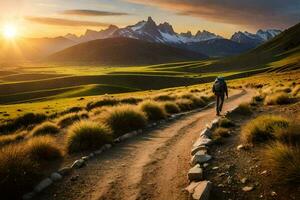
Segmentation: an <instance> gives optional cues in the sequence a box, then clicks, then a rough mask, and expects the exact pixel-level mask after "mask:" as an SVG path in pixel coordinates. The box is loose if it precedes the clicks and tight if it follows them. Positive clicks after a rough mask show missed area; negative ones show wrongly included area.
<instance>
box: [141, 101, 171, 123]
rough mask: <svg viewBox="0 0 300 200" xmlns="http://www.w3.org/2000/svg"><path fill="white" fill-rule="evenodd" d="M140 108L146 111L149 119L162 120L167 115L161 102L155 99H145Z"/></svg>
mask: <svg viewBox="0 0 300 200" xmlns="http://www.w3.org/2000/svg"><path fill="white" fill-rule="evenodd" d="M140 108H141V110H142V111H143V112H145V113H146V116H147V118H148V119H149V120H154V121H155V120H160V119H164V118H166V117H167V114H166V112H165V110H164V108H163V107H162V106H161V104H159V103H157V102H154V101H145V102H143V103H141V104H140Z"/></svg>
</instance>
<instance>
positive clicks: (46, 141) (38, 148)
mask: <svg viewBox="0 0 300 200" xmlns="http://www.w3.org/2000/svg"><path fill="white" fill-rule="evenodd" d="M23 145H24V146H25V150H24V151H25V153H26V155H28V156H29V157H30V159H32V160H35V161H37V162H38V163H42V162H45V161H52V160H56V159H60V158H62V155H63V153H62V151H61V149H60V148H59V147H58V146H57V144H56V142H55V140H54V139H53V138H52V137H50V136H39V137H34V138H32V139H30V140H28V141H26V142H25V143H24V144H23Z"/></svg>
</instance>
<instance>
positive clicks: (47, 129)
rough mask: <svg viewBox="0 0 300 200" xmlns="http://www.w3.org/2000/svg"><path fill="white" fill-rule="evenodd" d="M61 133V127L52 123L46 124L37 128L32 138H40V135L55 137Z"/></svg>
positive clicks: (32, 132) (32, 133) (33, 131)
mask: <svg viewBox="0 0 300 200" xmlns="http://www.w3.org/2000/svg"><path fill="white" fill-rule="evenodd" d="M57 133H59V127H58V126H57V125H56V124H53V123H52V122H44V123H42V124H40V125H38V126H36V127H35V128H34V129H33V130H32V131H31V135H32V136H40V135H54V134H57Z"/></svg>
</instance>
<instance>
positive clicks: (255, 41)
mask: <svg viewBox="0 0 300 200" xmlns="http://www.w3.org/2000/svg"><path fill="white" fill-rule="evenodd" d="M280 33H281V31H280V30H275V29H270V30H258V31H257V33H256V34H254V33H249V32H247V31H245V32H241V31H239V32H236V33H234V34H233V35H232V37H231V40H232V41H234V42H238V43H241V44H246V45H249V46H251V47H257V46H259V45H261V44H263V43H265V42H267V41H268V40H270V39H272V38H274V37H276V36H277V35H279V34H280Z"/></svg>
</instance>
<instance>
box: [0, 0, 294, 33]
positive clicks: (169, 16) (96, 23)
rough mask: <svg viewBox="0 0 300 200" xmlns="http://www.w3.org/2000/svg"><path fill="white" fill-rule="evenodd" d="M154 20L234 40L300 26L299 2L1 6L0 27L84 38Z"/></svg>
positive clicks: (122, 0)
mask: <svg viewBox="0 0 300 200" xmlns="http://www.w3.org/2000/svg"><path fill="white" fill-rule="evenodd" d="M148 16H152V17H153V19H154V20H155V21H156V22H157V23H161V22H164V21H167V22H169V23H171V24H172V25H173V28H174V29H175V31H177V32H186V31H187V30H191V31H192V32H193V33H195V32H196V31H197V30H204V29H205V30H208V31H211V32H215V33H217V34H219V35H222V36H225V37H230V35H232V33H233V32H235V31H238V30H243V31H244V30H247V31H250V32H251V31H252V32H255V31H256V30H257V29H259V28H278V29H285V28H288V27H290V26H292V25H294V24H296V23H298V22H300V1H299V0H0V27H1V29H3V27H4V26H7V25H8V24H13V26H15V27H17V34H18V35H20V36H22V37H54V36H59V35H65V34H67V33H75V34H78V35H80V34H83V33H84V32H85V30H86V29H93V30H100V29H103V28H106V27H107V26H108V25H109V24H115V25H117V26H119V27H124V26H127V25H131V24H135V23H136V22H137V21H140V20H146V19H147V17H148Z"/></svg>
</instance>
